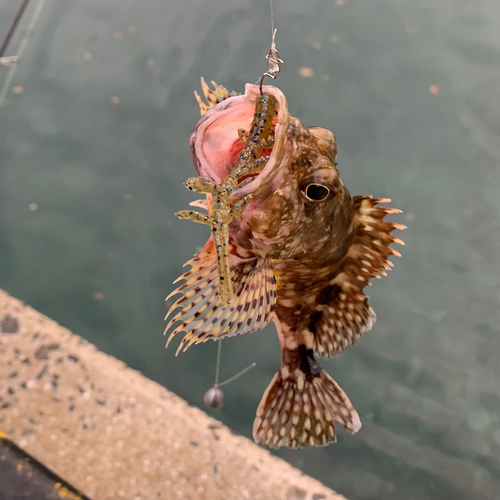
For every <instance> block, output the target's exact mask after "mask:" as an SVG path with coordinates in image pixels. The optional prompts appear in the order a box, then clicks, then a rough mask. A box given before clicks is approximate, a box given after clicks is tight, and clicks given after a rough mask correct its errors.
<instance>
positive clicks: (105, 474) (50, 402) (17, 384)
mask: <svg viewBox="0 0 500 500" xmlns="http://www.w3.org/2000/svg"><path fill="white" fill-rule="evenodd" d="M0 430H1V431H3V432H5V433H6V434H7V435H8V436H9V437H10V438H11V439H12V440H13V441H14V442H15V443H16V444H17V445H19V446H20V447H21V448H23V449H25V450H26V451H27V452H28V453H30V454H31V455H33V456H34V457H35V458H37V459H38V460H39V461H41V462H42V463H44V464H45V465H46V466H47V467H49V468H50V469H52V470H53V471H54V472H55V473H56V474H58V475H59V476H61V477H62V478H64V479H65V480H67V481H69V482H70V483H71V484H72V485H74V486H75V487H76V488H78V489H79V490H81V491H82V492H83V493H84V494H85V495H87V496H89V497H91V498H95V499H114V498H127V499H132V498H144V499H153V498H189V499H244V498H249V499H289V500H294V499H297V500H298V499H310V500H313V499H314V500H319V499H323V498H325V499H334V500H345V499H344V497H343V496H341V495H338V494H336V493H335V492H333V491H332V490H330V489H328V488H326V487H325V486H323V485H322V484H321V483H319V482H318V481H316V480H315V479H312V478H310V477H308V476H305V475H304V474H302V473H301V472H300V471H299V470H297V469H295V468H293V467H292V466H291V465H289V464H288V463H286V462H284V461H283V460H280V459H278V458H276V457H273V456H271V455H270V454H269V453H268V452H267V451H266V450H264V449H262V448H259V447H258V446H257V445H255V444H254V443H253V442H251V441H249V440H248V439H246V438H244V437H241V436H235V435H234V434H232V433H231V431H230V430H229V429H228V428H227V427H225V426H224V425H222V424H221V423H220V422H218V421H217V420H214V419H212V418H210V417H209V416H207V415H206V414H205V413H204V412H202V411H201V410H199V409H198V408H194V407H191V406H189V405H188V404H187V403H186V402H185V401H183V400H182V399H180V398H179V397H177V396H176V395H175V394H172V393H171V392H169V391H167V390H166V389H165V388H164V387H162V386H160V385H159V384H157V383H155V382H153V381H151V380H149V379H147V378H146V377H144V376H143V375H141V374H140V373H138V372H137V371H134V370H132V369H130V368H128V367H127V366H125V365H124V364H123V363H122V362H120V361H118V360H116V359H115V358H113V357H111V356H108V355H107V354H104V353H102V352H100V351H98V350H97V349H96V348H95V347H94V346H93V345H92V344H90V343H88V342H86V341H85V340H83V339H81V338H80V337H78V336H77V335H74V334H73V333H71V332H70V331H68V330H67V329H65V328H63V327H61V326H60V325H58V324H57V323H55V322H54V321H52V320H50V319H49V318H47V317H45V316H43V315H42V314H40V313H38V312H37V311H35V310H34V309H32V308H30V307H28V306H25V305H24V304H23V303H22V302H20V301H18V300H16V299H14V298H13V297H10V296H9V295H8V294H7V293H5V292H3V291H2V290H0ZM0 467H1V464H0Z"/></svg>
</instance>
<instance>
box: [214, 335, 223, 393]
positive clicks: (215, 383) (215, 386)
mask: <svg viewBox="0 0 500 500" xmlns="http://www.w3.org/2000/svg"><path fill="white" fill-rule="evenodd" d="M218 344H219V345H218V346H217V362H216V364H215V382H214V389H217V386H218V385H219V372H220V351H221V349H222V340H219V341H218Z"/></svg>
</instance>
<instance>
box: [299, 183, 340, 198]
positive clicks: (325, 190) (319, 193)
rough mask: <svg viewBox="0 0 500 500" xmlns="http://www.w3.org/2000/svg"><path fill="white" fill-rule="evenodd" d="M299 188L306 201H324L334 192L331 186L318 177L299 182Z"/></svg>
mask: <svg viewBox="0 0 500 500" xmlns="http://www.w3.org/2000/svg"><path fill="white" fill-rule="evenodd" d="M300 190H301V192H302V195H303V196H304V198H305V199H306V200H307V201H324V200H326V199H327V198H329V197H330V195H331V194H332V193H334V190H333V188H332V187H331V186H330V185H329V184H327V183H326V182H324V181H321V180H319V179H308V180H305V181H303V182H302V183H301V186H300Z"/></svg>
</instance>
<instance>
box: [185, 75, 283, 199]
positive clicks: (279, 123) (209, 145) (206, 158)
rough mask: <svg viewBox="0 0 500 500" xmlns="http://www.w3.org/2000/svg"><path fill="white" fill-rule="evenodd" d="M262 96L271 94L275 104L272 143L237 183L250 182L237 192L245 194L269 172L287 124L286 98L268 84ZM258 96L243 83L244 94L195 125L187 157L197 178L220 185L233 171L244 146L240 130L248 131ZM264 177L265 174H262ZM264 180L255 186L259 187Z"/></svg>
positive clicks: (255, 91)
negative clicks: (190, 159) (208, 179)
mask: <svg viewBox="0 0 500 500" xmlns="http://www.w3.org/2000/svg"><path fill="white" fill-rule="evenodd" d="M263 93H264V95H271V96H272V97H274V101H275V111H274V118H273V122H272V127H271V132H270V135H271V137H273V138H274V144H273V145H272V146H271V147H266V148H265V149H263V150H262V151H261V153H260V155H259V158H258V160H259V161H257V162H256V166H255V167H254V168H252V170H251V172H249V173H248V174H245V175H243V176H242V177H241V178H240V179H239V182H240V184H241V183H242V182H243V181H245V180H247V179H253V180H252V181H251V182H249V183H246V185H245V186H244V187H243V188H242V189H241V192H243V191H245V192H246V193H248V192H251V191H252V190H253V188H252V186H254V185H256V183H257V179H259V178H260V177H261V176H262V174H263V173H265V172H267V173H269V172H271V171H272V168H273V166H274V165H276V163H277V161H278V158H279V156H280V154H281V151H282V146H283V142H284V136H285V132H286V129H287V128H288V123H289V114H288V109H287V104H286V99H285V96H284V95H283V93H282V92H281V91H280V90H279V89H278V88H276V87H274V86H272V85H266V86H264V87H263ZM259 96H260V90H259V87H258V86H257V85H251V84H247V85H246V86H245V94H243V95H237V96H232V97H229V98H227V99H225V100H223V101H222V102H219V103H218V104H216V105H215V106H214V107H212V108H211V109H209V110H208V111H207V112H206V113H205V115H204V116H203V117H202V118H201V119H200V121H199V122H198V123H197V125H196V127H195V129H194V131H193V134H192V136H191V141H190V145H191V157H192V160H193V163H194V165H195V168H196V170H197V172H198V175H199V176H202V177H208V178H210V179H212V180H213V181H215V182H217V183H220V182H222V180H223V179H224V178H225V177H226V176H227V175H228V173H229V172H230V170H231V169H232V168H234V166H235V165H236V162H237V160H238V156H239V155H240V153H241V151H242V150H243V148H244V147H245V142H244V141H243V140H242V139H241V131H245V132H249V131H250V128H251V125H252V121H253V119H254V115H255V109H256V102H257V99H258V97H259ZM266 176H267V175H266ZM263 180H264V179H262V180H260V179H259V182H258V183H257V184H259V185H261V184H262V182H263Z"/></svg>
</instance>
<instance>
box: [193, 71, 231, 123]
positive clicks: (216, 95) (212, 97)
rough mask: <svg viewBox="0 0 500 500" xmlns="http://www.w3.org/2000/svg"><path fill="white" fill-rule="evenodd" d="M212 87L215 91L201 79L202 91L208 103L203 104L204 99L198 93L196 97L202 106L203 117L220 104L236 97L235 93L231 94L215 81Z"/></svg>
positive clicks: (195, 93)
mask: <svg viewBox="0 0 500 500" xmlns="http://www.w3.org/2000/svg"><path fill="white" fill-rule="evenodd" d="M212 85H213V86H214V90H212V89H210V87H209V86H208V85H207V82H206V81H205V79H204V78H203V77H202V78H201V89H202V90H203V95H204V96H205V99H206V100H207V103H205V102H203V99H202V98H201V97H200V95H199V94H198V92H196V91H195V92H194V96H195V97H196V100H197V101H198V104H199V106H200V113H201V116H203V115H204V114H205V113H206V112H207V111H208V110H209V109H210V108H213V107H214V106H215V105H216V104H218V103H219V102H222V101H224V100H225V99H227V98H229V97H231V96H233V95H236V93H235V92H231V93H230V92H229V90H227V89H226V88H225V87H223V86H222V85H219V84H217V83H215V82H214V81H212Z"/></svg>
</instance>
